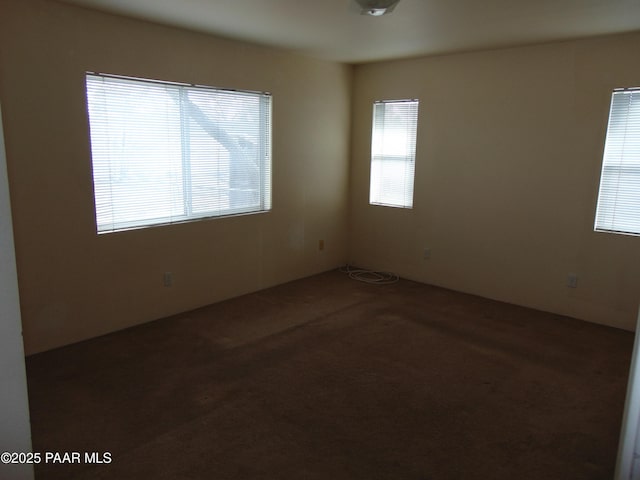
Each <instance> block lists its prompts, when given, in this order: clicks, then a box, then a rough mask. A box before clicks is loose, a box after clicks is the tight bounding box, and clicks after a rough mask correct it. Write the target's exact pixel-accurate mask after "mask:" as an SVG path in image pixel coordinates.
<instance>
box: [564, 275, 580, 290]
mask: <svg viewBox="0 0 640 480" xmlns="http://www.w3.org/2000/svg"><path fill="white" fill-rule="evenodd" d="M567 287H569V288H578V275H577V274H575V273H570V274H569V275H567Z"/></svg>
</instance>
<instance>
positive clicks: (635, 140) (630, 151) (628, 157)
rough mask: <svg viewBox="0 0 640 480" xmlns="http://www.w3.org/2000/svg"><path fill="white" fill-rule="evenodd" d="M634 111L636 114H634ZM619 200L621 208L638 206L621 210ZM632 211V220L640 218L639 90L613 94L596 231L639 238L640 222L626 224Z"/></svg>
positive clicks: (596, 213)
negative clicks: (626, 97)
mask: <svg viewBox="0 0 640 480" xmlns="http://www.w3.org/2000/svg"><path fill="white" fill-rule="evenodd" d="M624 95H630V96H629V97H628V107H625V105H624V102H625V101H626V100H627V99H625V98H624V97H623V96H624ZM625 108H626V111H625ZM632 108H634V109H635V112H631V109H632ZM629 129H632V130H631V132H629ZM623 130H624V133H622V131H623ZM628 134H630V136H629V135H628ZM621 136H622V137H623V138H622V140H621V139H620V137H621ZM633 177H635V181H634V179H633ZM629 185H631V186H629ZM625 189H626V190H631V193H629V191H627V192H624V191H623V190H625ZM619 200H620V204H622V205H624V204H625V202H628V201H630V200H632V201H633V200H635V202H637V205H633V206H632V207H631V208H630V209H629V208H625V207H624V206H622V207H619V206H618V203H619ZM629 210H631V212H632V214H631V217H633V216H635V214H636V213H637V214H638V217H639V218H640V87H633V88H616V89H614V90H613V91H612V93H611V101H610V107H609V116H608V120H607V130H606V134H605V139H604V149H603V153H602V166H601V170H600V177H599V185H598V195H597V203H596V210H595V215H594V223H593V230H594V231H595V232H601V233H613V234H619V235H627V236H640V221H636V222H635V223H636V224H635V225H633V226H631V225H632V223H633V222H631V223H629V221H628V220H626V221H625V219H626V218H628V217H629ZM616 215H617V216H618V219H616Z"/></svg>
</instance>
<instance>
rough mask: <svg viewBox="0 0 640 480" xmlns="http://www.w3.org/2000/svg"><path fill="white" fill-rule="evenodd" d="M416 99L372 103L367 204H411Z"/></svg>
mask: <svg viewBox="0 0 640 480" xmlns="http://www.w3.org/2000/svg"><path fill="white" fill-rule="evenodd" d="M417 127H418V100H394V101H382V102H375V103H374V104H373V128H372V132H371V178H370V186H369V187H370V188H369V203H371V204H373V205H385V206H390V207H402V208H412V207H413V177H414V173H415V159H416V131H417Z"/></svg>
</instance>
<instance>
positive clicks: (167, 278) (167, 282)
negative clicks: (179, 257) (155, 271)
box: [162, 272, 173, 287]
mask: <svg viewBox="0 0 640 480" xmlns="http://www.w3.org/2000/svg"><path fill="white" fill-rule="evenodd" d="M162 283H163V285H164V286H165V287H171V286H172V285H173V273H171V272H164V276H163V277H162Z"/></svg>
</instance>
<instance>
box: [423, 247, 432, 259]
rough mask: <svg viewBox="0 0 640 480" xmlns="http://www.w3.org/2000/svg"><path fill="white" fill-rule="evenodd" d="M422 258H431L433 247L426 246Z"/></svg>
mask: <svg viewBox="0 0 640 480" xmlns="http://www.w3.org/2000/svg"><path fill="white" fill-rule="evenodd" d="M422 258H424V259H425V260H427V259H428V258H431V249H430V248H425V249H424V251H423V252H422Z"/></svg>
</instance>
